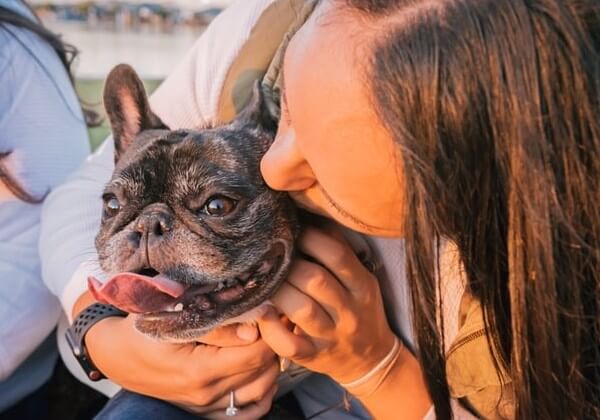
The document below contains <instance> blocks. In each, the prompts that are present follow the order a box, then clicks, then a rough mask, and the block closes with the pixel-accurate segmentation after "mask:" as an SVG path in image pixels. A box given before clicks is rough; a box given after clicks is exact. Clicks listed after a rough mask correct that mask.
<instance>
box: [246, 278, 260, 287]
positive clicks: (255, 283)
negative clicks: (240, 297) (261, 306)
mask: <svg viewBox="0 0 600 420" xmlns="http://www.w3.org/2000/svg"><path fill="white" fill-rule="evenodd" d="M256 286H258V282H257V281H256V280H254V279H252V280H248V283H246V284H245V285H244V289H254V288H255V287H256Z"/></svg>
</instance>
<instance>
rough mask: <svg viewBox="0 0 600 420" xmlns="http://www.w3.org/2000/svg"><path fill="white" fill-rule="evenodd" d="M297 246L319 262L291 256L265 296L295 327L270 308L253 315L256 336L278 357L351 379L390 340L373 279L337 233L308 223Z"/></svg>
mask: <svg viewBox="0 0 600 420" xmlns="http://www.w3.org/2000/svg"><path fill="white" fill-rule="evenodd" d="M298 247H299V250H300V251H301V252H302V253H303V254H305V255H306V256H308V257H309V258H312V259H314V260H316V261H318V262H319V263H315V262H311V261H308V260H306V259H299V260H297V261H295V263H294V264H293V266H292V269H291V271H290V274H289V277H288V280H287V282H286V283H284V284H283V285H282V286H281V288H280V289H279V291H278V292H277V294H276V295H275V296H274V297H273V298H272V299H271V301H272V302H273V303H274V305H275V306H276V307H277V308H278V309H279V310H280V311H281V312H282V313H283V314H285V315H286V316H287V317H288V318H289V320H290V321H291V322H292V323H293V324H295V327H293V331H290V329H289V328H288V326H287V325H286V324H285V323H283V322H282V321H281V320H280V317H279V315H278V314H277V313H276V312H275V311H274V310H271V311H269V312H267V313H266V314H265V315H264V316H263V317H262V318H261V319H260V320H259V328H260V332H261V335H262V337H263V340H264V341H265V342H266V343H267V344H269V346H271V348H272V349H273V350H274V351H275V352H276V353H277V354H279V355H280V356H283V357H287V358H289V359H291V360H293V361H294V362H296V363H298V364H299V365H302V366H305V367H306V368H308V369H310V370H313V371H317V372H321V373H324V374H326V375H328V376H330V377H332V378H333V379H335V380H336V381H337V382H340V383H348V382H352V381H354V380H356V379H358V378H360V377H362V376H363V375H365V374H366V373H367V372H369V371H370V370H371V369H373V367H375V366H376V365H377V364H378V363H379V362H380V361H381V360H382V359H384V357H385V356H386V355H387V354H388V353H389V352H390V350H391V349H392V346H393V344H394V335H393V333H392V331H391V330H390V328H389V325H388V322H387V320H386V317H385V313H384V310H383V302H382V299H381V294H380V291H379V285H378V283H377V279H376V278H375V277H374V276H373V274H372V273H370V272H369V271H368V270H367V269H366V268H365V267H364V266H363V265H362V264H361V262H360V261H359V260H358V258H357V257H356V255H355V253H354V251H353V250H352V248H351V247H350V245H349V244H348V243H347V242H346V241H345V240H344V239H343V238H342V237H341V235H339V234H336V233H333V232H328V233H326V232H325V231H323V230H319V229H317V228H314V227H309V228H307V229H306V230H305V231H304V233H303V234H302V236H301V237H300V239H299V242H298Z"/></svg>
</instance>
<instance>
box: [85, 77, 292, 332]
mask: <svg viewBox="0 0 600 420" xmlns="http://www.w3.org/2000/svg"><path fill="white" fill-rule="evenodd" d="M105 107H106V108H107V113H108V115H109V119H110V121H111V126H112V128H113V136H114V139H115V162H116V163H115V170H114V173H113V175H112V178H111V180H110V182H109V183H108V185H107V186H106V188H105V190H104V194H103V200H104V210H103V217H102V224H101V228H100V231H99V233H98V235H97V237H96V248H97V250H98V254H99V259H100V264H101V266H102V268H103V269H104V270H105V271H106V272H107V273H109V275H111V276H113V277H112V278H111V279H110V280H109V281H108V282H107V283H106V284H104V285H100V284H99V283H97V282H96V281H94V280H93V279H91V281H90V289H91V290H92V292H93V293H94V294H95V295H96V297H97V298H98V299H100V300H102V301H105V302H108V303H112V304H114V305H115V306H117V307H120V308H121V309H124V310H127V311H129V312H134V313H138V318H137V320H136V327H137V329H138V330H140V331H141V332H143V333H145V334H148V335H150V336H153V337H155V338H158V339H160V340H168V341H191V340H193V339H194V338H195V337H198V336H199V335H202V334H204V333H206V332H208V331H209V330H210V329H212V328H213V327H215V326H217V325H219V324H221V323H223V322H225V321H226V320H228V319H231V318H233V317H236V316H238V315H241V314H244V313H246V312H247V311H249V310H251V309H252V308H255V307H256V306H258V305H260V304H261V303H262V302H264V301H265V300H266V299H268V298H269V297H270V296H271V295H272V294H273V292H274V291H275V290H276V288H277V286H278V285H279V284H280V283H281V282H282V281H283V280H284V278H285V276H286V275H287V271H288V268H289V264H290V261H291V256H292V251H293V242H294V238H295V236H296V234H297V231H298V223H297V220H296V215H295V210H294V206H293V205H292V204H291V201H290V200H289V198H288V196H287V194H285V193H281V192H276V191H273V190H271V189H269V188H268V187H267V186H266V184H265V183H264V181H263V179H262V177H261V174H260V170H259V163H260V159H261V157H262V155H263V154H264V153H265V152H266V150H267V148H268V147H269V145H270V144H271V142H272V139H273V136H274V133H275V128H276V123H275V122H274V121H273V119H272V118H271V117H270V116H269V113H268V111H267V109H266V106H265V105H264V103H263V101H262V96H261V95H260V91H259V89H255V92H254V98H253V101H252V103H251V104H250V105H249V107H248V108H247V109H246V110H245V111H244V112H243V113H242V114H241V116H240V117H239V118H237V119H236V120H234V121H233V122H232V123H231V124H228V125H224V126H220V127H216V128H207V129H202V130H197V131H193V130H177V131H171V130H169V129H168V128H166V127H165V126H164V125H163V124H162V123H161V122H160V120H159V119H158V118H157V117H156V116H155V115H154V114H152V113H151V111H150V108H149V105H148V102H147V99H146V95H145V92H144V90H143V85H142V84H141V82H140V81H139V79H138V78H137V76H136V75H135V73H134V72H133V70H132V69H131V68H129V67H127V66H119V67H117V68H116V69H114V70H113V71H112V72H111V74H110V75H109V77H108V79H107V83H106V87H105Z"/></svg>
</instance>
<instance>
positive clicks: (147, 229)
mask: <svg viewBox="0 0 600 420" xmlns="http://www.w3.org/2000/svg"><path fill="white" fill-rule="evenodd" d="M172 228H173V217H172V216H171V215H170V214H168V213H165V212H162V211H153V212H149V213H145V214H143V215H142V216H140V218H139V219H138V221H137V224H136V226H135V230H136V231H137V232H139V233H140V234H141V235H142V236H144V235H146V236H148V240H149V241H150V240H155V239H161V238H162V236H164V235H165V234H166V233H168V232H170V231H171V229H172Z"/></svg>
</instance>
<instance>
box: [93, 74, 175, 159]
mask: <svg viewBox="0 0 600 420" xmlns="http://www.w3.org/2000/svg"><path fill="white" fill-rule="evenodd" d="M104 108H105V109H106V114H107V115H108V119H109V120H110V125H111V128H112V133H113V138H114V141H115V162H117V161H118V160H119V158H120V157H121V156H122V155H123V153H124V152H125V150H127V148H128V147H129V146H130V145H131V144H132V143H133V140H135V138H136V136H137V135H138V134H139V133H141V132H142V131H144V130H150V129H162V128H164V129H166V128H167V127H166V126H165V124H163V122H162V121H161V120H160V118H158V117H157V116H156V115H155V114H154V113H153V112H152V110H151V109H150V103H149V102H148V97H147V96H146V90H145V89H144V84H143V83H142V81H141V80H140V78H139V77H138V75H137V74H136V72H135V70H133V68H131V67H130V66H128V65H127V64H119V65H118V66H116V67H115V68H114V69H112V70H111V72H110V73H109V75H108V77H107V79H106V84H105V85H104Z"/></svg>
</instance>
